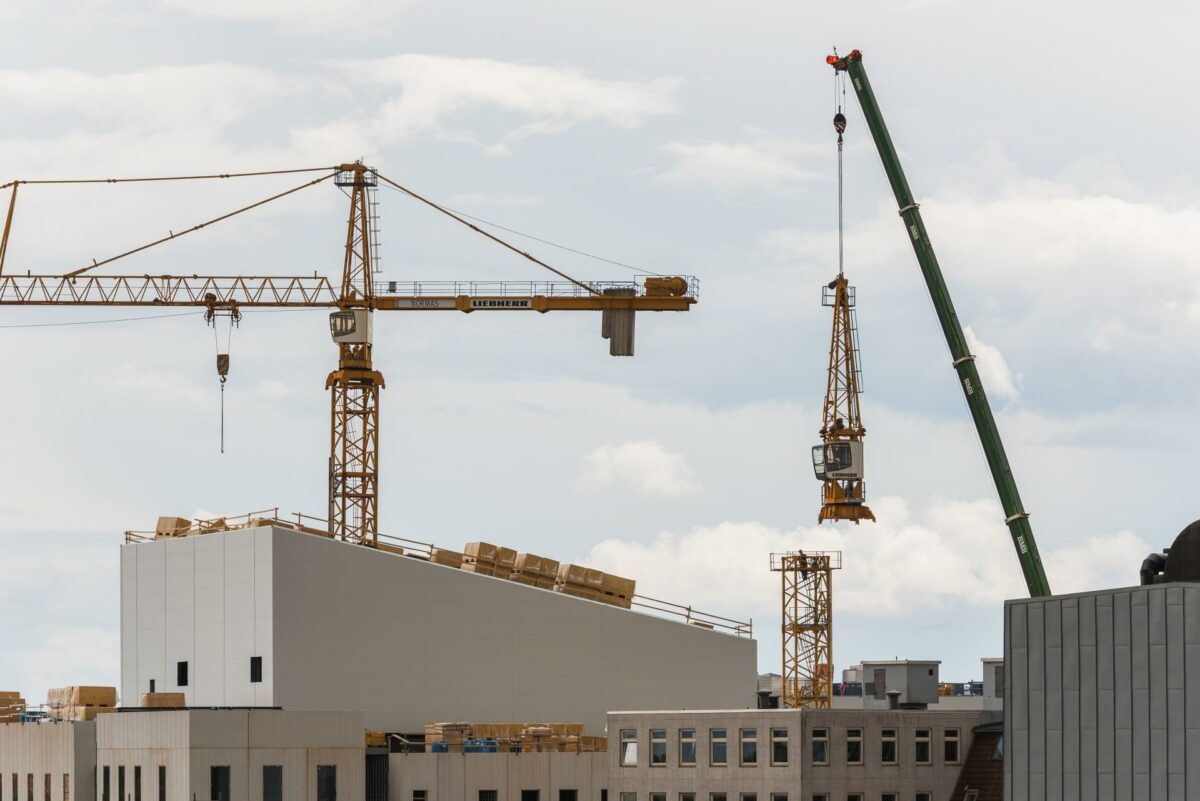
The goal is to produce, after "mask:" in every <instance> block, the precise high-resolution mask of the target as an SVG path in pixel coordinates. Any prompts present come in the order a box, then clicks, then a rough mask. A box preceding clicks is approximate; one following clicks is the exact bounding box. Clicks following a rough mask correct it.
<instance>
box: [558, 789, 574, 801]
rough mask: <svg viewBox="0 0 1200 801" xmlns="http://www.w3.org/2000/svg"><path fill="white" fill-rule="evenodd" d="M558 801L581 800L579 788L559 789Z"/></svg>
mask: <svg viewBox="0 0 1200 801" xmlns="http://www.w3.org/2000/svg"><path fill="white" fill-rule="evenodd" d="M558 801H579V791H578V790H559V791H558Z"/></svg>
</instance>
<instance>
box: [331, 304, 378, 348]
mask: <svg viewBox="0 0 1200 801" xmlns="http://www.w3.org/2000/svg"><path fill="white" fill-rule="evenodd" d="M371 328H372V325H371V312H370V311H369V310H367V309H348V310H345V311H335V312H333V313H332V314H330V315H329V333H330V334H331V335H332V336H333V341H334V342H336V343H337V344H339V345H340V344H347V345H362V344H366V345H369V344H371V333H372V332H371Z"/></svg>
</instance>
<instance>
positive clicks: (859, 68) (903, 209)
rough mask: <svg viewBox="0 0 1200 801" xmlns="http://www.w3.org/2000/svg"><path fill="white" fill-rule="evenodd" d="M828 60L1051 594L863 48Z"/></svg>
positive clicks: (995, 473) (1020, 548)
mask: <svg viewBox="0 0 1200 801" xmlns="http://www.w3.org/2000/svg"><path fill="white" fill-rule="evenodd" d="M826 63H828V64H829V65H830V66H832V67H833V68H834V70H836V71H838V72H846V73H847V74H848V75H849V76H850V83H851V84H852V85H853V86H854V94H855V96H856V97H858V102H859V105H860V106H861V108H862V112H863V117H864V118H866V121H867V127H868V128H870V130H871V137H872V138H873V139H874V140H875V148H876V149H877V150H878V151H879V157H880V159H881V160H882V162H883V170H884V172H885V173H887V178H888V182H889V183H890V184H891V187H892V192H893V194H894V195H895V196H896V204H897V206H898V207H899V211H900V218H901V219H902V220H903V221H904V227H905V230H906V231H907V233H908V237H909V240H910V241H911V242H912V246H913V252H914V253H915V254H916V257H917V263H918V264H919V265H920V267H921V273H922V275H923V276H924V277H925V285H926V286H927V287H928V289H929V297H930V299H931V300H932V301H933V307H934V309H935V310H936V311H937V316H938V321H939V322H940V323H941V326H942V333H943V334H944V335H945V338H946V344H947V345H948V346H949V348H950V357H951V359H952V360H953V365H954V369H955V371H956V372H957V374H958V380H959V384H960V386H961V387H962V390H963V396H964V397H965V398H966V401H967V407H968V408H969V409H970V410H971V419H972V420H973V421H974V423H975V430H976V432H977V433H978V435H979V442H980V444H981V445H982V446H983V452H984V455H985V456H986V457H987V463H988V469H989V470H990V471H991V474H992V480H993V482H994V483H995V485H996V492H997V494H998V495H999V496H1000V505H1001V506H1002V507H1003V509H1004V515H1005V518H1004V523H1005V525H1007V526H1008V530H1009V533H1010V535H1011V536H1012V541H1013V545H1014V547H1015V548H1016V551H1017V558H1018V559H1019V560H1020V563H1021V572H1022V573H1023V574H1024V576H1025V583H1026V585H1027V586H1028V588H1029V594H1030V595H1031V596H1032V597H1040V596H1046V595H1050V582H1049V581H1048V580H1047V578H1046V571H1045V569H1044V568H1043V566H1042V559H1041V556H1039V555H1038V548H1037V543H1036V542H1035V540H1034V538H1033V529H1032V528H1031V527H1030V525H1029V514H1028V513H1027V512H1026V511H1025V507H1024V505H1023V504H1022V503H1021V495H1020V493H1019V492H1018V491H1017V482H1016V479H1015V478H1014V477H1013V472H1012V467H1011V466H1010V465H1009V463H1008V456H1007V455H1006V454H1005V452H1004V443H1003V442H1002V441H1001V439H1000V431H999V429H998V428H997V427H996V419H995V417H994V416H993V415H992V409H991V406H990V405H989V404H988V400H987V395H986V394H985V392H984V389H983V382H982V381H981V380H980V379H979V370H978V369H976V367H975V357H974V356H973V355H971V351H970V349H969V348H968V347H967V339H966V336H965V335H964V334H963V330H962V325H960V324H959V321H958V315H957V314H955V311H954V303H953V301H952V300H951V299H950V291H949V289H947V287H946V281H945V278H943V276H942V269H941V267H940V266H939V264H938V260H937V256H936V255H935V254H934V252H933V245H932V244H931V243H930V241H929V234H928V233H927V232H926V230H925V222H924V221H923V220H922V219H921V207H920V204H918V203H917V202H916V200H915V199H914V198H913V193H912V190H911V189H910V188H909V186H908V179H907V178H906V177H905V175H904V168H903V167H902V166H901V164H900V157H899V155H898V154H897V153H896V148H895V146H894V145H893V144H892V138H891V135H890V134H889V133H888V129H887V125H886V124H885V123H884V121H883V113H882V112H881V111H880V110H879V104H878V102H876V100H875V93H874V92H873V91H872V90H871V82H870V81H869V80H868V79H867V73H866V70H865V68H864V67H863V62H862V53H861V52H859V51H858V50H854V51H852V52H850V53H849V54H847V55H845V56H837V55H832V56H829V57H828V58H827V59H826Z"/></svg>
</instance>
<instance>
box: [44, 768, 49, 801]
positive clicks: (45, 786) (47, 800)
mask: <svg viewBox="0 0 1200 801" xmlns="http://www.w3.org/2000/svg"><path fill="white" fill-rule="evenodd" d="M42 784H43V785H44V786H43V787H42V793H43V795H44V797H45V799H46V801H50V774H49V773H47V774H46V777H45V778H44V779H43V780H42Z"/></svg>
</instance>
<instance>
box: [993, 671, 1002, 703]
mask: <svg viewBox="0 0 1200 801" xmlns="http://www.w3.org/2000/svg"><path fill="white" fill-rule="evenodd" d="M992 671H993V672H992V676H993V679H994V680H993V682H992V684H993V685H994V686H993V687H992V695H993V696H995V697H996V698H1003V697H1004V665H1003V664H999V665H992Z"/></svg>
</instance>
